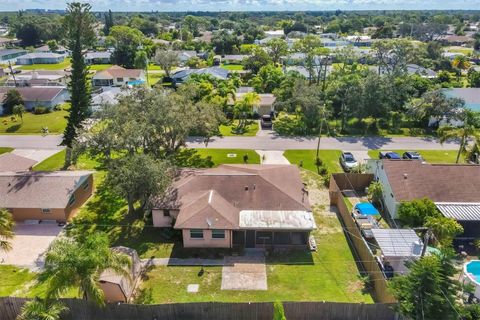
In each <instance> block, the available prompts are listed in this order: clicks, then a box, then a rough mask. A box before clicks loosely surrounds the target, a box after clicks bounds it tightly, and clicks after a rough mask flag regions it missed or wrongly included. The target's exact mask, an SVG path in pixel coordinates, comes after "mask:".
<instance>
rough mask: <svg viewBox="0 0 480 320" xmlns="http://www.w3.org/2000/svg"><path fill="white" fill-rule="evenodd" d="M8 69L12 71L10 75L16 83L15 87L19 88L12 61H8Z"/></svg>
mask: <svg viewBox="0 0 480 320" xmlns="http://www.w3.org/2000/svg"><path fill="white" fill-rule="evenodd" d="M8 68H9V69H10V74H11V75H12V77H13V83H15V87H17V80H16V79H15V73H14V72H13V68H12V62H11V61H10V60H8Z"/></svg>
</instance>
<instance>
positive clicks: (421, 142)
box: [0, 134, 458, 151]
mask: <svg viewBox="0 0 480 320" xmlns="http://www.w3.org/2000/svg"><path fill="white" fill-rule="evenodd" d="M60 142H61V136H59V135H48V136H45V137H42V136H40V135H0V147H11V148H15V149H58V150H60V149H62V147H61V146H59V144H60ZM187 146H188V147H189V148H205V142H204V139H203V138H195V137H192V138H189V139H188V142H187ZM316 147H317V138H305V137H292V138H287V137H279V136H276V135H273V134H270V135H264V136H256V137H223V138H219V137H214V138H211V139H210V142H209V143H208V148H219V149H254V150H287V149H315V148H316ZM320 148H321V149H339V150H345V151H365V150H369V149H384V150H385V149H391V150H393V149H409V150H440V149H444V150H454V149H457V148H458V144H457V143H455V142H450V143H445V144H443V145H441V144H440V143H439V142H438V141H437V140H436V139H434V138H422V137H421V138H414V137H394V138H386V137H341V138H331V137H324V138H322V140H321V145H320Z"/></svg>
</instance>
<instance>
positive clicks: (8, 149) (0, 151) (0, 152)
mask: <svg viewBox="0 0 480 320" xmlns="http://www.w3.org/2000/svg"><path fill="white" fill-rule="evenodd" d="M12 150H13V148H8V147H0V154H2V153H7V152H10V151H12Z"/></svg>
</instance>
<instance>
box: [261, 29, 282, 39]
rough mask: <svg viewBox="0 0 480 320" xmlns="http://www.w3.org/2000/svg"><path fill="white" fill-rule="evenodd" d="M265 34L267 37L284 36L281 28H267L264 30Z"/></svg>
mask: <svg viewBox="0 0 480 320" xmlns="http://www.w3.org/2000/svg"><path fill="white" fill-rule="evenodd" d="M265 36H266V37H267V38H283V37H284V36H285V32H284V31H283V29H280V30H267V31H265Z"/></svg>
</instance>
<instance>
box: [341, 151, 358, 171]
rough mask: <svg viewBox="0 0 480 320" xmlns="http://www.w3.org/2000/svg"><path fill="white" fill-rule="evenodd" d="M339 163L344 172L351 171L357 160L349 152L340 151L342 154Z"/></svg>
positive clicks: (356, 164)
mask: <svg viewBox="0 0 480 320" xmlns="http://www.w3.org/2000/svg"><path fill="white" fill-rule="evenodd" d="M340 164H341V165H342V168H343V170H345V172H349V171H352V169H355V168H357V167H358V162H357V160H356V159H355V157H354V156H353V154H352V153H351V152H342V155H341V156H340Z"/></svg>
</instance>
